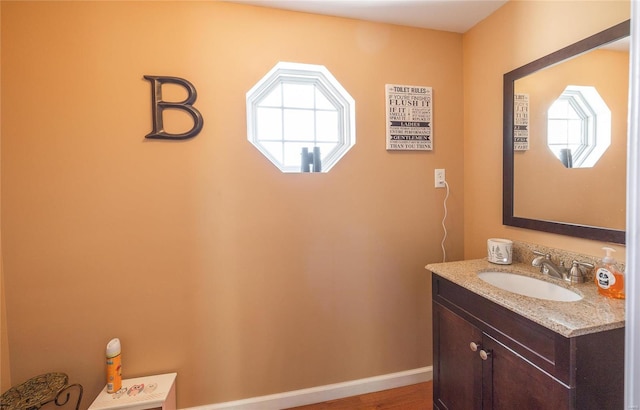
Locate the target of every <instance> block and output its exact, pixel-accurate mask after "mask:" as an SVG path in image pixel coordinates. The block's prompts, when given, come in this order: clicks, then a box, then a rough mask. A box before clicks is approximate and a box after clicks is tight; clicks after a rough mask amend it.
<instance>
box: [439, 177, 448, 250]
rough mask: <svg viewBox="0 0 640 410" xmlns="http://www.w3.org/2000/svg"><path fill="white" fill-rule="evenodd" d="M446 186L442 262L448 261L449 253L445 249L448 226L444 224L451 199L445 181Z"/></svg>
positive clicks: (441, 244)
mask: <svg viewBox="0 0 640 410" xmlns="http://www.w3.org/2000/svg"><path fill="white" fill-rule="evenodd" d="M444 186H445V188H447V194H446V195H445V197H444V201H443V203H442V205H443V207H444V217H443V218H442V229H443V230H444V236H443V237H442V242H440V247H442V262H446V261H447V251H446V250H445V248H444V241H445V240H446V239H447V226H446V225H445V224H444V222H445V220H446V219H447V199H448V198H449V184H448V183H447V181H444Z"/></svg>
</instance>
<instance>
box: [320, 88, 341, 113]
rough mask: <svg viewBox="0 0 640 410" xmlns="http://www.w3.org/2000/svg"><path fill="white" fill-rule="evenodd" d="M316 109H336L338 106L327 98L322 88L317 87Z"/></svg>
mask: <svg viewBox="0 0 640 410" xmlns="http://www.w3.org/2000/svg"><path fill="white" fill-rule="evenodd" d="M316 109H318V110H335V109H336V107H335V105H333V103H332V102H331V101H329V99H328V98H327V96H326V95H324V93H323V92H322V90H321V89H320V88H318V87H316Z"/></svg>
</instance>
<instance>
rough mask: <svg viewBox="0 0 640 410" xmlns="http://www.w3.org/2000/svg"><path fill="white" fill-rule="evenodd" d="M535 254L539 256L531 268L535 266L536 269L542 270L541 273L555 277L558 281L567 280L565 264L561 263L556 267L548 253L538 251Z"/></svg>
mask: <svg viewBox="0 0 640 410" xmlns="http://www.w3.org/2000/svg"><path fill="white" fill-rule="evenodd" d="M533 253H534V254H536V255H538V256H537V257H536V258H534V259H533V261H532V262H531V266H535V267H536V268H538V267H539V268H540V272H542V273H544V274H545V275H549V276H553V277H555V278H558V279H564V280H567V278H568V276H569V275H568V274H567V268H566V267H565V266H564V262H562V261H561V262H560V265H556V264H555V263H553V261H552V260H551V255H550V254H548V253H542V252H538V251H533Z"/></svg>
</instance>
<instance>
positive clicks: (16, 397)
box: [0, 373, 83, 410]
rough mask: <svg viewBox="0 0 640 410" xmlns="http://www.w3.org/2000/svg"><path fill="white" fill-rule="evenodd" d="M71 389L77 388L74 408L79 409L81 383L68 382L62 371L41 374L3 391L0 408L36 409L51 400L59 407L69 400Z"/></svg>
mask: <svg viewBox="0 0 640 410" xmlns="http://www.w3.org/2000/svg"><path fill="white" fill-rule="evenodd" d="M73 389H77V390H78V401H77V403H76V410H79V408H80V402H81V401H82V394H83V389H82V385H81V384H78V383H75V384H69V376H67V375H66V374H64V373H47V374H41V375H40V376H36V377H32V378H30V379H29V380H27V381H26V382H24V383H22V384H19V385H17V386H14V387H12V388H10V389H9V390H7V391H6V392H4V393H3V394H2V396H0V409H1V410H37V409H39V408H40V407H42V406H44V405H45V404H48V403H51V402H53V403H54V404H55V405H56V406H58V407H61V406H64V405H65V404H67V403H68V402H69V399H70V398H71V390H73Z"/></svg>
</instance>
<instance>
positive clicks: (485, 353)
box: [480, 350, 491, 360]
mask: <svg viewBox="0 0 640 410" xmlns="http://www.w3.org/2000/svg"><path fill="white" fill-rule="evenodd" d="M489 356H491V350H489V351H486V350H480V358H481V359H482V360H487V359H488V358H489Z"/></svg>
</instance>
